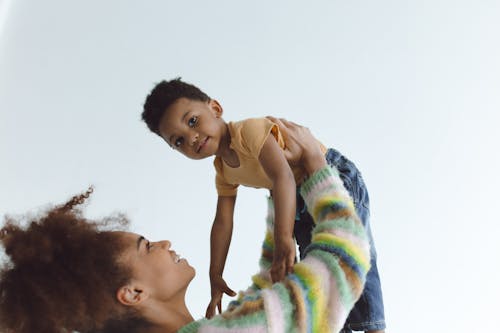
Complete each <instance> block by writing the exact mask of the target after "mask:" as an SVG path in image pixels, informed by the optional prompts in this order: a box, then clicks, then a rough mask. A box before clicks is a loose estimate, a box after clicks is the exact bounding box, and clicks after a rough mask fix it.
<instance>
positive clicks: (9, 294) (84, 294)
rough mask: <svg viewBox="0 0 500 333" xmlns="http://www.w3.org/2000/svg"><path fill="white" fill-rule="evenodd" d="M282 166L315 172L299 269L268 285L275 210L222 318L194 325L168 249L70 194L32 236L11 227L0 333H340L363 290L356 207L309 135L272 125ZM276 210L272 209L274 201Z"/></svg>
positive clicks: (364, 246)
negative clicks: (246, 284)
mask: <svg viewBox="0 0 500 333" xmlns="http://www.w3.org/2000/svg"><path fill="white" fill-rule="evenodd" d="M276 121H277V122H278V124H280V126H281V128H282V129H283V131H284V133H285V135H286V142H287V146H288V152H287V154H288V158H289V161H290V163H294V162H293V161H296V162H300V163H304V165H305V167H306V171H307V172H308V174H309V175H310V176H309V178H308V179H307V180H306V181H305V182H304V185H303V186H302V195H303V196H304V198H305V200H306V202H307V204H308V207H311V209H310V210H311V215H312V216H313V217H314V219H315V222H316V223H317V226H316V228H315V229H314V231H313V235H312V243H311V245H310V246H309V247H308V253H307V255H306V257H305V258H304V260H303V261H301V262H300V263H297V264H296V265H295V266H294V272H293V273H292V274H289V275H288V276H287V277H286V278H285V280H284V281H283V282H281V283H276V284H274V285H271V282H270V281H271V279H270V275H269V268H270V262H271V260H272V256H273V252H272V251H273V244H272V243H271V242H272V239H273V237H272V230H273V227H272V223H273V207H272V205H271V204H270V205H269V215H268V219H267V234H266V239H265V241H264V243H263V251H262V258H261V260H260V268H261V270H260V272H259V274H257V275H256V276H254V277H253V285H252V286H251V287H250V288H249V289H248V290H247V291H245V292H243V293H240V296H239V298H238V300H237V301H235V302H233V303H232V304H231V305H230V306H229V309H228V310H226V311H225V312H224V313H222V315H220V316H216V317H214V318H212V319H210V320H207V319H201V320H198V321H194V319H193V317H192V316H191V314H190V312H189V310H188V308H187V306H186V304H185V293H186V290H187V287H188V286H189V283H190V281H191V280H192V279H193V277H194V275H195V271H194V269H193V268H192V267H191V266H190V265H189V263H188V262H187V261H186V260H185V259H181V258H180V257H179V256H178V255H177V254H176V253H175V252H174V251H173V250H172V249H171V244H170V242H168V241H161V242H150V241H148V240H147V239H145V238H144V237H142V236H140V235H137V234H133V233H130V232H124V231H102V228H103V227H106V229H107V230H109V228H111V229H115V230H116V229H117V227H120V226H122V225H123V224H124V219H123V218H120V217H118V218H108V219H106V220H104V221H89V220H86V219H85V218H84V217H83V215H82V213H81V212H80V211H79V210H78V209H76V208H75V206H76V205H77V204H80V203H82V202H83V201H84V200H85V199H86V198H87V197H88V196H89V194H90V192H91V191H88V192H87V193H85V194H83V195H80V196H77V197H74V198H73V199H72V200H70V201H69V202H68V203H67V204H65V205H64V206H61V207H57V208H55V209H52V210H51V211H49V212H48V213H47V214H46V215H44V216H42V217H40V218H38V219H37V220H35V221H33V222H31V224H30V225H29V226H28V227H27V228H21V227H19V226H17V225H16V224H15V223H14V221H10V220H7V221H6V225H5V227H4V228H3V229H2V230H1V242H2V244H3V246H4V248H5V252H6V254H7V256H8V257H9V259H10V262H9V263H7V264H6V265H5V266H4V268H3V271H2V275H1V280H0V323H1V324H0V326H1V328H2V329H3V331H5V332H21V333H23V332H35V331H36V332H72V331H79V332H123V331H127V332H134V331H136V332H148V333H149V332H151V333H154V332H162V333H166V332H176V331H178V332H182V333H187V332H338V331H339V330H340V329H341V328H342V326H343V323H344V321H345V319H346V317H347V315H348V314H349V310H350V309H351V308H352V306H353V305H354V303H355V301H356V300H357V298H358V297H359V295H360V294H361V292H362V289H363V284H364V279H365V276H366V272H367V271H368V269H369V262H370V258H369V245H368V241H367V238H366V234H365V231H364V228H363V226H362V224H361V223H360V221H359V219H358V218H357V216H356V213H355V210H354V207H353V204H352V200H351V199H350V198H349V195H348V194H347V192H346V191H345V189H344V187H343V185H342V181H341V180H340V179H339V177H338V174H337V172H336V171H335V170H332V169H330V168H329V167H327V166H326V162H325V159H324V157H323V154H322V152H321V150H320V149H319V147H317V144H316V141H315V140H314V138H313V137H312V135H311V134H310V133H309V131H308V130H307V129H306V128H303V127H300V126H298V125H295V124H293V123H289V122H286V121H283V123H281V122H280V121H278V120H276ZM269 202H270V203H271V201H269Z"/></svg>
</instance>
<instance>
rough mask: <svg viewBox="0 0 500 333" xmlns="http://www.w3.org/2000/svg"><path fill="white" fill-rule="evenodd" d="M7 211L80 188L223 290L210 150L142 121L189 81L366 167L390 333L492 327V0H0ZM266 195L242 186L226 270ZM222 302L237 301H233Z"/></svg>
mask: <svg viewBox="0 0 500 333" xmlns="http://www.w3.org/2000/svg"><path fill="white" fill-rule="evenodd" d="M0 10H1V13H0V29H1V30H0V161H1V162H0V214H1V215H2V216H3V215H5V214H10V215H12V216H18V215H19V214H23V213H25V212H31V213H36V212H38V211H40V210H43V209H44V208H47V204H48V203H60V202H62V201H64V200H66V199H67V198H69V197H70V196H71V195H73V194H75V193H78V192H81V191H83V190H85V189H86V188H87V187H88V186H89V185H90V184H93V185H94V186H95V193H94V195H93V196H92V199H91V200H90V203H89V204H88V205H87V209H86V211H87V213H88V215H89V216H91V217H102V216H106V215H108V214H110V213H113V212H117V211H120V212H124V213H126V214H127V215H128V216H129V218H130V219H131V221H132V230H133V231H136V232H138V233H141V234H143V235H144V236H146V237H148V238H150V239H152V240H157V239H169V240H171V241H172V242H173V247H174V249H176V251H177V252H178V253H180V254H182V255H183V256H184V257H186V258H187V259H188V260H189V262H190V263H191V264H192V265H193V266H194V267H195V268H196V269H197V277H196V278H195V279H194V281H193V282H192V285H191V288H190V289H189V291H188V295H187V299H188V304H189V305H190V308H191V309H192V311H193V314H194V316H195V317H197V318H198V317H201V316H203V314H204V312H205V308H206V306H207V304H208V302H209V298H210V289H209V281H208V264H209V233H210V227H211V223H212V220H213V216H214V212H215V203H216V192H215V188H214V170H213V167H212V161H211V159H207V160H203V161H191V160H187V159H186V158H184V157H183V156H181V155H180V154H178V153H176V152H174V151H172V150H171V149H170V148H169V147H168V146H167V145H166V144H165V143H164V142H163V141H162V140H160V139H159V138H158V137H156V136H155V135H153V134H151V133H150V132H148V130H147V129H146V126H145V125H144V124H143V123H142V122H141V121H140V113H141V112H142V104H143V101H144V98H145V96H146V95H147V94H148V93H149V91H150V89H151V88H152V87H153V85H154V84H155V83H157V82H159V81H160V80H162V79H170V78H173V77H176V76H182V77H183V79H184V80H186V81H188V82H192V83H194V84H197V85H198V86H200V87H201V88H202V89H203V90H205V92H207V93H208V94H209V95H210V96H211V97H213V98H215V99H217V100H219V102H220V103H221V104H222V106H223V107H224V118H225V120H227V121H231V120H239V119H244V118H248V117H255V116H265V115H268V114H270V115H275V116H279V117H286V118H288V119H291V120H294V121H296V122H298V123H301V124H304V125H306V126H308V127H309V128H310V129H311V130H312V131H313V133H314V134H315V135H316V136H317V137H318V138H319V139H320V140H321V141H322V142H324V143H325V144H326V145H327V146H332V147H335V148H337V149H339V150H340V151H342V152H343V153H344V154H345V155H346V156H348V157H349V158H351V159H352V160H353V161H354V162H355V163H356V164H357V165H358V167H359V168H360V169H361V170H362V172H363V176H364V178H365V181H366V183H367V185H368V188H369V190H370V195H371V211H372V217H371V223H372V229H373V233H374V236H375V241H376V245H377V250H378V258H379V269H380V274H381V278H382V285H383V291H384V301H385V306H386V319H387V324H388V330H387V331H388V332H408V333H411V332H422V331H425V332H452V331H455V332H479V331H480V330H481V329H493V330H494V329H495V328H496V326H497V325H496V322H497V321H496V312H497V310H498V308H499V306H500V304H499V301H498V298H499V296H500V288H499V286H498V283H497V281H499V280H500V270H499V268H498V262H499V254H500V246H499V244H498V236H497V234H498V231H499V227H498V223H499V218H498V216H497V212H496V210H497V209H498V199H497V196H498V188H499V186H500V177H499V176H498V172H499V170H500V158H499V153H498V148H499V144H498V143H499V142H500V135H499V129H498V127H499V124H500V122H499V119H498V113H499V111H500V97H499V96H500V95H499V92H500V62H499V59H500V45H499V40H500V39H499V38H498V32H499V31H500V2H498V1H493V0H491V1H488V0H480V1H461V0H457V1H446V0H433V1H429V0H423V1H387V0H386V1H326V0H319V1H309V2H305V1H246V2H236V1H210V2H209V1H189V0H188V1H118V0H114V1H111V0H109V1H97V0H86V1H62V0H46V1H28V0H16V1H5V0H4V1H3V2H0ZM266 195H267V193H266V191H265V190H255V189H249V188H242V189H240V192H239V196H238V200H237V207H236V214H235V230H234V236H233V242H232V244H231V249H230V253H229V257H228V261H227V265H226V271H225V276H226V280H227V281H228V283H229V285H230V286H231V287H233V288H234V289H237V290H240V289H244V288H246V287H247V286H248V285H249V284H250V275H251V274H253V273H254V272H256V270H257V259H258V257H259V254H260V253H259V251H260V244H261V241H262V239H263V236H264V217H265V213H266V211H265V210H266V206H265V196H266ZM225 300H227V298H225Z"/></svg>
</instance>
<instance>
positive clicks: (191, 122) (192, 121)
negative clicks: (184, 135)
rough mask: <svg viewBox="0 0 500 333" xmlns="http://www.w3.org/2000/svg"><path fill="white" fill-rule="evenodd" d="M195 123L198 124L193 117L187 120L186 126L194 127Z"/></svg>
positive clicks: (196, 118)
mask: <svg viewBox="0 0 500 333" xmlns="http://www.w3.org/2000/svg"><path fill="white" fill-rule="evenodd" d="M196 123H198V117H196V116H193V117H191V118H189V120H188V126H189V127H194V126H196Z"/></svg>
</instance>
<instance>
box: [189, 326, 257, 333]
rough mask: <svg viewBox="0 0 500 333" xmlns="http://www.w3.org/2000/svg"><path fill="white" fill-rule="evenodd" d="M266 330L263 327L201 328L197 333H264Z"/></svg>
mask: <svg viewBox="0 0 500 333" xmlns="http://www.w3.org/2000/svg"><path fill="white" fill-rule="evenodd" d="M266 332H267V330H266V328H265V327H264V326H263V325H259V326H252V327H242V328H238V327H231V328H225V327H217V326H202V327H200V329H199V330H198V333H266Z"/></svg>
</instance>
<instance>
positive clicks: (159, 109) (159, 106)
mask: <svg viewBox="0 0 500 333" xmlns="http://www.w3.org/2000/svg"><path fill="white" fill-rule="evenodd" d="M181 97H185V98H187V99H190V100H194V101H201V102H208V101H209V100H210V97H208V95H207V94H205V93H204V92H203V91H201V90H200V89H199V88H198V87H196V86H194V85H192V84H189V83H186V82H183V81H181V78H180V77H178V78H175V79H172V80H170V81H161V82H160V83H158V84H157V85H156V86H155V87H154V88H153V90H151V93H150V94H149V95H148V96H147V97H146V101H145V102H144V111H143V112H142V120H144V122H145V123H146V125H148V128H149V129H150V130H151V132H153V133H156V134H158V135H160V132H159V126H160V120H161V118H162V117H163V114H164V113H165V111H166V110H167V109H168V107H169V106H170V105H172V103H174V102H175V101H176V100H178V99H179V98H181Z"/></svg>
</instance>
